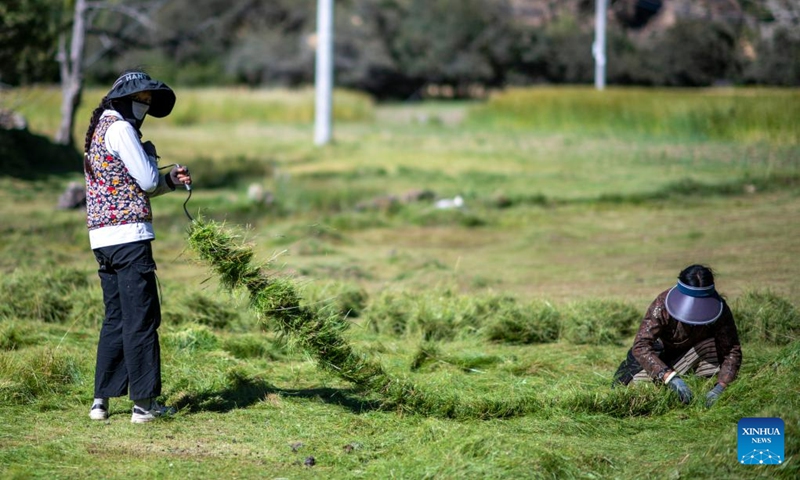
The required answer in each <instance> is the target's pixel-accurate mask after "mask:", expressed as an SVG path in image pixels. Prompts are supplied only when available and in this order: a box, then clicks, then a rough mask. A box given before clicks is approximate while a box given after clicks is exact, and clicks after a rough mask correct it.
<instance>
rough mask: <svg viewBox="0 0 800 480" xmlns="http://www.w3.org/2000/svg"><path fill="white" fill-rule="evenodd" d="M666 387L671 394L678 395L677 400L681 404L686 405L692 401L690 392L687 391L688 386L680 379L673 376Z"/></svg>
mask: <svg viewBox="0 0 800 480" xmlns="http://www.w3.org/2000/svg"><path fill="white" fill-rule="evenodd" d="M667 386H669V388H671V389H672V391H673V392H675V393H677V394H678V398H679V399H680V400H681V403H683V404H688V403H689V402H691V401H692V391H691V390H689V386H688V385H686V382H684V381H683V379H681V377H679V376H677V375H675V376H674V377H672V379H671V380H670V381H669V383H668V384H667Z"/></svg>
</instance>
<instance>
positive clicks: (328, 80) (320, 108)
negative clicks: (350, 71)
mask: <svg viewBox="0 0 800 480" xmlns="http://www.w3.org/2000/svg"><path fill="white" fill-rule="evenodd" d="M316 62H317V63H316V71H315V77H316V78H315V82H316V86H315V93H316V96H315V103H314V106H315V108H314V143H315V144H316V145H325V144H327V143H328V142H330V140H331V113H332V112H331V110H332V106H333V99H332V96H333V0H317V57H316Z"/></svg>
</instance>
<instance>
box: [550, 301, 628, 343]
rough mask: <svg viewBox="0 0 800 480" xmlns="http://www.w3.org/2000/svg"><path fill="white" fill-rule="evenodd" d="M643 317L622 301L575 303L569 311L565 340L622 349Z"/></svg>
mask: <svg viewBox="0 0 800 480" xmlns="http://www.w3.org/2000/svg"><path fill="white" fill-rule="evenodd" d="M640 316H641V315H640V313H639V311H638V310H637V309H636V308H635V307H633V306H632V305H629V304H626V303H622V302H618V301H612V300H588V301H582V302H575V303H572V304H570V305H569V307H568V308H567V314H566V318H565V319H564V322H563V324H562V332H561V337H562V338H564V339H565V340H567V341H569V342H570V343H574V344H578V345H581V344H590V345H619V344H621V340H622V339H623V338H624V337H626V336H628V335H630V334H631V333H633V330H634V327H635V325H636V323H637V321H638V320H639V317H640Z"/></svg>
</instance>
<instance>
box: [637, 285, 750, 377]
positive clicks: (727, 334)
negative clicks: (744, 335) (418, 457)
mask: <svg viewBox="0 0 800 480" xmlns="http://www.w3.org/2000/svg"><path fill="white" fill-rule="evenodd" d="M667 293H669V290H665V291H664V292H662V293H661V295H659V296H658V297H656V299H655V300H653V303H651V304H650V307H649V308H648V309H647V313H646V314H645V316H644V319H643V320H642V325H641V326H640V327H639V332H638V333H637V334H636V339H635V340H634V341H633V349H632V353H633V356H634V357H635V358H636V360H637V361H638V362H639V364H640V365H641V366H642V368H644V369H645V371H647V373H648V374H649V375H650V377H652V378H654V379H656V378H658V374H659V373H661V372H664V371H665V370H666V369H668V367H667V365H666V363H664V361H662V360H661V358H659V356H658V354H657V353H656V350H655V348H654V344H655V342H656V340H657V339H660V340H661V342H662V343H663V344H664V353H663V354H662V357H665V358H674V355H675V354H682V353H683V352H685V351H687V350H689V349H690V348H691V347H692V346H694V345H696V344H698V343H699V342H701V341H703V340H706V339H708V338H714V339H715V341H716V347H717V358H718V360H719V363H720V370H719V375H718V376H717V379H718V381H720V382H723V383H725V384H728V383H730V382H732V381H733V380H734V379H735V378H736V374H737V373H738V372H739V367H740V366H741V365H742V347H741V344H740V343H739V335H738V334H737V333H736V324H735V323H734V322H733V314H732V313H731V309H730V308H729V307H728V304H727V303H725V301H724V300H723V309H722V315H721V316H720V317H719V319H718V320H717V321H716V322H714V323H712V324H709V325H687V324H685V323H681V322H679V321H677V320H675V319H674V318H672V317H671V316H670V314H669V312H667V307H666V306H665V304H664V301H665V299H666V298H667Z"/></svg>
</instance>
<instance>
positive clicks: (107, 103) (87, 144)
mask: <svg viewBox="0 0 800 480" xmlns="http://www.w3.org/2000/svg"><path fill="white" fill-rule="evenodd" d="M109 108H112V107H111V100H109V99H108V97H103V99H102V100H100V105H98V106H97V108H95V109H94V111H93V112H92V119H91V120H89V129H88V130H87V131H86V139H85V140H84V144H83V171H84V172H86V173H88V174H90V175H92V176H94V172H93V171H92V164H91V162H90V161H89V148H91V146H92V137H93V136H94V129H95V128H97V122H99V121H100V116H101V115H103V112H105V111H106V110H108V109H109Z"/></svg>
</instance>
